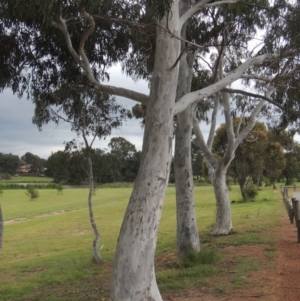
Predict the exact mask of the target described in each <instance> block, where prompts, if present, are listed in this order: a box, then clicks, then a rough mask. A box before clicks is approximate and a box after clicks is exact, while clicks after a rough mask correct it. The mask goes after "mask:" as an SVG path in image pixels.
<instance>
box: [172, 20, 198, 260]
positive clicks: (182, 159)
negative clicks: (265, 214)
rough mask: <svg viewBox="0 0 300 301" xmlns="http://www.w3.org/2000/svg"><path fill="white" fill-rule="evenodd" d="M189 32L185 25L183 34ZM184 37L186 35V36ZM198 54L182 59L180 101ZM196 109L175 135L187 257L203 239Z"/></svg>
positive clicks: (182, 118) (182, 250)
mask: <svg viewBox="0 0 300 301" xmlns="http://www.w3.org/2000/svg"><path fill="white" fill-rule="evenodd" d="M184 30H185V26H184V28H183V31H184ZM183 34H184V33H183ZM193 61H194V54H193V53H192V52H189V53H188V54H187V55H186V56H183V57H182V59H181V60H180V67H179V75H178V86H177V99H179V98H180V97H182V96H183V95H184V94H186V93H188V92H190V90H191V83H192V70H191V68H192V64H193ZM192 120H193V110H192V107H191V106H188V107H187V109H186V110H185V111H183V112H182V113H180V114H178V115H177V124H176V132H175V158H174V169H175V186H176V215H177V252H178V256H179V257H182V256H184V255H185V254H186V253H187V252H188V251H189V250H190V249H192V250H194V251H196V252H199V251H200V240H199V234H198V227H197V219H196V213H195V200H194V179H193V170H192V159H191V137H192V127H193V126H192Z"/></svg>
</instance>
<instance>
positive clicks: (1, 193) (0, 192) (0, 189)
mask: <svg viewBox="0 0 300 301" xmlns="http://www.w3.org/2000/svg"><path fill="white" fill-rule="evenodd" d="M2 195H3V189H2V188H1V187H0V196H2Z"/></svg>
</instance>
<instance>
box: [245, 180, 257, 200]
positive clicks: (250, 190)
mask: <svg viewBox="0 0 300 301" xmlns="http://www.w3.org/2000/svg"><path fill="white" fill-rule="evenodd" d="M245 194H246V196H247V199H248V200H251V201H253V200H254V199H255V198H256V196H257V195H258V188H257V186H256V185H253V184H252V185H249V186H247V187H246V189H245Z"/></svg>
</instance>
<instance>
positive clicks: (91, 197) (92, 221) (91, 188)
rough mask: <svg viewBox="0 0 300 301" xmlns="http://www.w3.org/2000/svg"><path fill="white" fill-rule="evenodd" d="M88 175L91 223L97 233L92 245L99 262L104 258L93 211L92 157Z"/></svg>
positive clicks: (89, 161) (96, 259)
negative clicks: (101, 254)
mask: <svg viewBox="0 0 300 301" xmlns="http://www.w3.org/2000/svg"><path fill="white" fill-rule="evenodd" d="M88 177H89V196H88V208H89V216H90V223H91V226H92V229H93V232H94V235H95V238H94V240H93V244H92V247H93V253H94V259H95V261H96V262H97V263H99V262H101V260H102V259H101V256H100V253H99V251H98V243H99V240H100V234H99V231H98V229H97V225H96V223H95V219H94V213H93V204H92V200H93V193H94V177H93V164H92V160H91V158H90V157H89V158H88Z"/></svg>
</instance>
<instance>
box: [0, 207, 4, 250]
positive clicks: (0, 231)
mask: <svg viewBox="0 0 300 301" xmlns="http://www.w3.org/2000/svg"><path fill="white" fill-rule="evenodd" d="M3 232H4V222H3V215H2V208H1V205H0V251H1V250H2V241H3Z"/></svg>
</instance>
